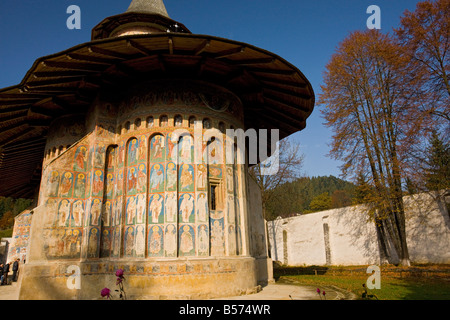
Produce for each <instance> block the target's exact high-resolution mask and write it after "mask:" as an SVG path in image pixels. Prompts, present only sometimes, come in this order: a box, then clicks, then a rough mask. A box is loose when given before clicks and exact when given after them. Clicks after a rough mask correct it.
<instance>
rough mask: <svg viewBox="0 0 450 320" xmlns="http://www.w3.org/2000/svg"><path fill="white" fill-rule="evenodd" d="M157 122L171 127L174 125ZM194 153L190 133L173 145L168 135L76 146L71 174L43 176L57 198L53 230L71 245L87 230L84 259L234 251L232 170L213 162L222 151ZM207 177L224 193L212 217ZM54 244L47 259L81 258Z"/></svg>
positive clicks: (236, 217)
mask: <svg viewBox="0 0 450 320" xmlns="http://www.w3.org/2000/svg"><path fill="white" fill-rule="evenodd" d="M149 119H150V117H149V118H148V119H147V120H146V121H145V122H143V123H144V124H145V125H146V126H148V125H149V122H148V121H150V120H149ZM159 120H160V123H159V124H160V126H163V125H166V126H165V128H167V129H166V130H167V131H170V130H173V127H169V124H171V121H172V120H171V121H168V119H165V118H161V119H159ZM175 120H177V121H178V122H177V121H175V122H174V123H177V124H178V125H179V126H180V124H182V123H183V119H182V118H181V119H175ZM157 121H158V120H157ZM151 124H152V125H153V124H154V119H153V118H152V119H151ZM141 127H144V126H142V125H141ZM148 128H151V127H148ZM195 148H196V146H195V144H194V140H193V138H192V136H190V135H184V136H182V137H180V138H179V141H176V139H175V135H173V134H172V133H171V132H168V133H166V134H165V135H163V134H161V133H155V134H153V135H151V136H148V134H147V135H146V134H141V135H136V136H135V137H131V138H129V139H127V140H125V139H124V140H123V141H120V142H119V143H118V145H117V147H116V148H109V147H108V146H106V145H95V146H94V147H91V148H90V149H89V147H87V146H86V145H80V146H79V147H77V148H76V149H74V152H73V166H72V167H71V168H69V169H72V170H70V171H69V170H59V169H57V170H53V171H51V172H49V173H48V178H47V180H48V183H47V194H48V196H49V197H50V198H52V199H53V200H54V201H53V202H52V203H51V204H50V202H49V204H48V205H49V206H51V207H52V208H54V209H52V210H54V211H55V219H54V224H53V228H52V229H54V230H50V231H51V232H53V231H54V232H55V234H56V232H57V231H58V232H59V233H58V235H60V232H64V234H65V233H70V234H71V235H70V237H69V236H68V239H69V238H70V239H72V240H70V241H74V240H73V237H74V236H73V234H76V236H77V239H78V238H79V239H80V243H81V237H82V235H83V233H84V234H85V237H86V242H87V248H86V256H87V257H88V258H98V257H121V256H124V257H145V256H148V257H176V256H196V255H198V256H208V255H210V254H211V255H217V256H221V255H225V254H227V253H230V254H232V255H234V254H236V252H239V249H238V247H239V242H240V240H239V237H240V235H239V229H240V224H239V223H240V222H239V221H238V220H239V214H237V211H236V203H235V201H238V199H237V198H236V197H235V192H236V190H235V188H234V187H235V186H234V185H235V184H236V181H235V180H236V178H235V173H234V172H233V168H232V167H228V166H224V165H222V164H220V162H219V161H218V160H217V159H218V155H220V154H221V152H222V151H223V150H219V148H218V146H216V145H215V144H211V145H210V146H209V147H208V149H205V148H206V147H205V144H203V145H202V144H200V149H199V150H195ZM205 150H208V157H207V158H208V162H209V164H206V163H200V164H194V155H195V152H199V153H202V152H204V151H205ZM209 179H213V180H214V181H223V183H224V189H223V190H224V193H226V195H227V196H224V197H223V200H224V204H223V207H222V208H221V210H220V211H218V210H217V211H214V212H212V211H211V216H210V210H209V190H208V180H209ZM83 221H84V223H83ZM74 230H76V232H74ZM52 234H53V233H52ZM77 241H78V240H77ZM77 241H75V243H77ZM226 245H227V247H226ZM58 246H59V247H58ZM58 246H54V245H53V246H52V249H51V254H49V256H51V257H54V258H62V257H79V256H80V250H78V249H77V248H78V247H77V245H75V246H74V247H72V248H71V249H70V250H67V249H65V251H64V250H63V251H58V250H56V249H55V248H60V246H61V245H60V244H59V245H58ZM69 247H70V245H69ZM49 248H50V246H49ZM49 250H50V249H49ZM58 252H59V254H58Z"/></svg>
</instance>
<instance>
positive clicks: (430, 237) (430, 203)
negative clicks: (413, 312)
mask: <svg viewBox="0 0 450 320" xmlns="http://www.w3.org/2000/svg"><path fill="white" fill-rule="evenodd" d="M447 193H448V192H447ZM449 202H450V201H449V197H448V196H447V198H445V197H438V196H437V194H432V193H422V194H417V195H413V196H407V197H405V198H404V203H405V212H406V234H407V244H408V249H409V255H410V259H411V262H413V263H443V264H445V263H450V251H449V250H448V248H449V247H450V217H449V212H448V203H449ZM367 211H368V210H367V207H366V206H365V205H357V206H351V207H345V208H339V209H333V210H327V211H322V212H317V213H312V214H306V215H300V216H296V217H291V218H286V219H281V218H278V219H276V220H274V221H269V222H268V225H267V227H268V235H269V243H270V248H269V249H270V253H271V258H272V259H273V260H274V261H279V262H281V263H282V264H285V265H290V266H301V265H370V264H381V261H380V251H379V247H378V241H377V234H376V229H375V225H374V223H373V221H371V220H370V218H369V215H368V214H367ZM393 258H394V260H395V259H396V257H393ZM394 263H395V261H394Z"/></svg>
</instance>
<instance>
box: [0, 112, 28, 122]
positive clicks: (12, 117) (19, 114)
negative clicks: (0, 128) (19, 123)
mask: <svg viewBox="0 0 450 320" xmlns="http://www.w3.org/2000/svg"><path fill="white" fill-rule="evenodd" d="M0 112H1V110H0ZM27 113H28V111H27V110H21V111H19V112H17V113H15V114H11V115H8V116H5V117H0V123H1V122H6V121H10V120H16V119H18V118H22V117H26V115H27Z"/></svg>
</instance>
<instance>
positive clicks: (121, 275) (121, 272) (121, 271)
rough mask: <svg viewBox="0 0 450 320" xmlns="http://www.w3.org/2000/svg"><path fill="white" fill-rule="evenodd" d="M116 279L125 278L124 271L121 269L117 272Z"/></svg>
mask: <svg viewBox="0 0 450 320" xmlns="http://www.w3.org/2000/svg"><path fill="white" fill-rule="evenodd" d="M116 277H119V278H123V270H122V269H119V270H117V271H116Z"/></svg>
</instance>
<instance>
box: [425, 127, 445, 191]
mask: <svg viewBox="0 0 450 320" xmlns="http://www.w3.org/2000/svg"><path fill="white" fill-rule="evenodd" d="M429 145H430V146H429V148H428V149H427V154H428V159H426V160H425V168H424V169H425V185H426V187H427V189H428V190H432V191H435V190H442V189H448V188H450V146H449V144H448V143H445V142H444V141H443V140H442V139H441V138H440V137H439V134H438V133H437V132H435V131H433V132H432V134H431V137H430V141H429Z"/></svg>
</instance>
